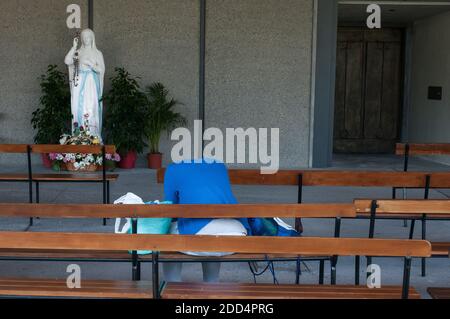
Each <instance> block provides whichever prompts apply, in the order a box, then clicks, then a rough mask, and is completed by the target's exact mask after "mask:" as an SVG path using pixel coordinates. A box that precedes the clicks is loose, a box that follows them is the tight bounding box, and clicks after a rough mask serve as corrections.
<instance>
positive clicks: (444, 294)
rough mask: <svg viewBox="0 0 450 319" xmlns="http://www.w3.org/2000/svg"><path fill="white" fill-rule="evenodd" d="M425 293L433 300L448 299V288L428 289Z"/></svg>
mask: <svg viewBox="0 0 450 319" xmlns="http://www.w3.org/2000/svg"><path fill="white" fill-rule="evenodd" d="M427 291H428V293H429V294H430V296H431V297H432V298H433V299H450V288H428V289H427Z"/></svg>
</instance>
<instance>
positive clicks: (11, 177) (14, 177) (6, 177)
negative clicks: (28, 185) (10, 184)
mask: <svg viewBox="0 0 450 319" xmlns="http://www.w3.org/2000/svg"><path fill="white" fill-rule="evenodd" d="M0 181H25V182H27V181H28V175H27V174H0Z"/></svg>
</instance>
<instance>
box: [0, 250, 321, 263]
mask: <svg viewBox="0 0 450 319" xmlns="http://www.w3.org/2000/svg"><path fill="white" fill-rule="evenodd" d="M298 257H299V255H295V254H234V255H230V256H223V257H201V258H202V260H220V261H226V260H242V261H248V260H260V261H264V260H266V259H267V258H268V259H271V260H273V259H283V260H286V259H290V260H295V259H297V258H298ZM301 257H303V258H311V257H323V256H317V255H315V256H307V255H302V256H301ZM8 258H12V259H24V260H29V259H37V260H39V259H41V260H52V259H64V260H111V261H114V260H116V261H131V258H132V256H131V254H129V253H128V252H116V251H77V250H61V251H53V250H30V249H0V259H8ZM198 258H199V257H196V256H189V255H186V254H183V253H176V252H175V253H173V252H168V253H165V252H162V253H161V254H160V255H159V260H160V261H161V262H164V261H174V260H177V261H180V262H182V261H189V260H195V259H198ZM139 259H140V260H141V261H148V262H150V261H151V260H152V255H151V254H148V255H139Z"/></svg>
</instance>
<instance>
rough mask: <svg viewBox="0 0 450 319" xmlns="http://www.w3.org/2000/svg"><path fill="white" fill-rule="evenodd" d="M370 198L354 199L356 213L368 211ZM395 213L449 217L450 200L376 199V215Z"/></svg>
mask: <svg viewBox="0 0 450 319" xmlns="http://www.w3.org/2000/svg"><path fill="white" fill-rule="evenodd" d="M371 203H372V200H367V199H364V200H355V207H356V211H357V213H358V214H363V213H370V206H371ZM381 214H385V215H389V214H396V215H402V214H404V215H410V216H411V215H419V216H422V215H423V214H426V215H430V216H431V215H433V216H441V217H448V218H450V200H432V199H428V200H377V216H379V215H381Z"/></svg>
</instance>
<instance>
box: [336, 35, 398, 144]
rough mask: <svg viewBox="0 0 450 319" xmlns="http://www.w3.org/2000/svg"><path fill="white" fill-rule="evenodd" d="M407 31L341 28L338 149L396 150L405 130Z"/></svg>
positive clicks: (337, 100)
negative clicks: (403, 122) (405, 35)
mask: <svg viewBox="0 0 450 319" xmlns="http://www.w3.org/2000/svg"><path fill="white" fill-rule="evenodd" d="M402 34H403V33H402V30H400V29H381V30H368V29H355V28H341V29H339V31H338V45H337V60H336V65H337V69H336V104H335V126H334V151H335V153H393V152H394V150H395V144H396V143H397V142H398V141H399V138H400V131H401V115H402V70H403V49H402Z"/></svg>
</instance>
